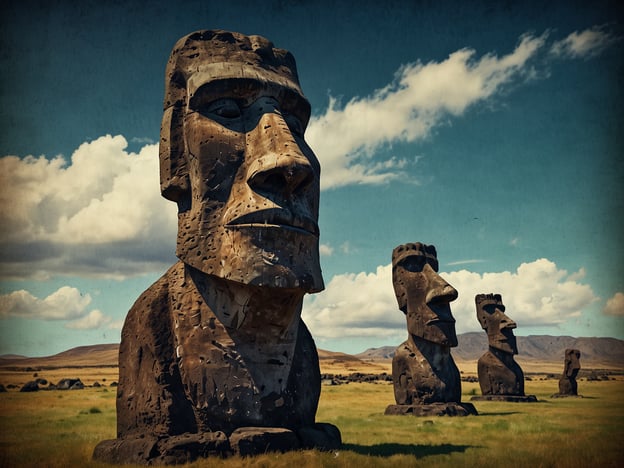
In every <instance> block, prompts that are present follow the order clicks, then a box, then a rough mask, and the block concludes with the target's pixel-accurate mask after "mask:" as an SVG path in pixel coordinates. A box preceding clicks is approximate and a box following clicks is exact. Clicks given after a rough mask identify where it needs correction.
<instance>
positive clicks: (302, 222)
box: [226, 208, 319, 237]
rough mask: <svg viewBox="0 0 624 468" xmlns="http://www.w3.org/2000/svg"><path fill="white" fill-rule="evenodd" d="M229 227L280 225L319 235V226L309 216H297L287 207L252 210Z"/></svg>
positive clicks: (228, 224) (234, 220) (230, 223)
mask: <svg viewBox="0 0 624 468" xmlns="http://www.w3.org/2000/svg"><path fill="white" fill-rule="evenodd" d="M226 226H227V227H229V228H268V227H273V228H275V227H278V228H285V229H292V230H295V231H300V232H302V233H305V234H311V235H313V236H316V237H318V236H319V227H318V224H316V222H315V221H314V220H313V219H312V218H310V217H308V216H296V215H294V214H292V213H291V212H290V210H287V209H285V208H269V209H267V210H258V211H252V212H251V213H245V214H243V215H241V216H239V217H238V218H234V219H233V220H231V221H230V222H228V223H227V224H226Z"/></svg>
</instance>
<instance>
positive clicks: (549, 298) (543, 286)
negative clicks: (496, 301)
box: [442, 258, 598, 334]
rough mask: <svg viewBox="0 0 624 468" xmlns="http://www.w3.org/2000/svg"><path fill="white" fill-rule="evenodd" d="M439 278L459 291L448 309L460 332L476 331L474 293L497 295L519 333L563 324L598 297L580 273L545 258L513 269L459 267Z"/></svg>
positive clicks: (477, 325)
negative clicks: (484, 270)
mask: <svg viewBox="0 0 624 468" xmlns="http://www.w3.org/2000/svg"><path fill="white" fill-rule="evenodd" d="M442 277H443V278H444V279H445V280H446V281H448V282H449V283H450V284H451V285H453V287H454V288H455V289H457V290H458V291H459V298H458V299H457V300H456V301H455V302H453V304H452V309H453V314H454V315H455V318H456V319H457V322H458V330H460V331H462V332H463V331H476V330H480V327H479V324H478V322H477V319H476V315H475V314H476V312H475V304H474V297H475V296H476V295H477V294H483V293H499V294H501V295H502V296H503V303H504V304H505V306H506V308H507V311H508V313H509V316H510V317H511V318H512V319H513V320H514V321H515V322H516V323H517V324H518V327H519V329H520V334H525V333H522V330H523V329H524V330H527V328H529V327H533V326H540V327H544V326H551V327H556V326H557V325H560V324H563V323H565V322H567V321H568V320H570V319H573V318H575V317H579V316H580V315H581V313H582V311H583V310H584V309H585V308H586V307H588V306H589V305H591V304H592V303H594V302H595V301H597V300H598V297H596V295H595V294H594V291H593V290H592V288H591V286H589V285H587V284H583V283H581V282H579V279H581V277H582V273H581V272H574V273H572V274H569V273H568V272H567V271H566V270H563V269H559V268H558V267H557V265H556V264H555V263H554V262H552V261H550V260H548V259H545V258H541V259H538V260H535V261H533V262H529V263H522V264H521V265H520V266H519V267H518V268H517V269H516V271H514V272H510V271H503V272H496V273H483V274H478V273H473V272H470V271H466V270H460V271H455V272H450V273H442ZM460 317H461V323H460Z"/></svg>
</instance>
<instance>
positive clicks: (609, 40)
mask: <svg viewBox="0 0 624 468" xmlns="http://www.w3.org/2000/svg"><path fill="white" fill-rule="evenodd" d="M617 40H618V38H617V37H615V36H613V35H612V34H611V33H609V32H608V31H607V29H606V26H605V25H602V26H594V27H593V28H591V29H585V30H584V31H580V32H579V31H574V32H573V33H571V34H569V35H568V36H567V37H566V38H565V39H562V40H560V41H556V42H555V43H554V44H553V45H552V47H551V48H550V52H551V53H552V54H553V55H555V56H557V57H563V58H589V57H593V56H595V55H597V54H599V53H600V52H602V51H603V50H604V49H605V48H607V47H608V46H610V45H611V44H613V43H614V42H616V41H617Z"/></svg>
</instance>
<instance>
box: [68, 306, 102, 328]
mask: <svg viewBox="0 0 624 468" xmlns="http://www.w3.org/2000/svg"><path fill="white" fill-rule="evenodd" d="M111 320H112V319H111V318H110V317H109V316H107V315H104V314H103V313H102V312H100V311H99V310H97V309H95V310H92V311H91V312H89V314H88V315H85V316H84V317H82V318H80V319H78V320H73V321H71V322H67V323H66V324H65V327H66V328H72V329H75V330H93V329H96V328H102V327H103V326H105V325H107V324H109V323H110V322H111Z"/></svg>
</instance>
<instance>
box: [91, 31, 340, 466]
mask: <svg viewBox="0 0 624 468" xmlns="http://www.w3.org/2000/svg"><path fill="white" fill-rule="evenodd" d="M309 118H310V104H309V103H308V101H307V100H306V98H305V97H304V95H303V92H302V91H301V89H300V86H299V80H298V76H297V69H296V66H295V59H294V57H293V56H292V54H290V52H288V51H286V50H283V49H278V48H276V47H274V46H273V44H272V43H271V42H270V41H268V40H267V39H265V38H263V37H260V36H246V35H243V34H239V33H233V32H228V31H221V30H205V31H197V32H195V33H192V34H189V35H187V36H184V37H183V38H181V39H180V40H179V41H178V42H177V43H176V44H175V46H174V48H173V51H172V52H171V56H170V58H169V62H168V64H167V69H166V72H165V100H164V111H163V118H162V124H161V133H160V154H159V157H160V190H161V194H162V195H163V196H164V197H165V198H167V199H168V200H170V201H173V202H175V203H176V204H177V207H178V236H177V247H176V255H177V257H178V259H179V261H178V262H177V263H176V264H174V265H173V266H172V267H171V268H170V269H169V270H168V271H167V272H166V273H165V274H164V275H163V276H162V277H161V278H160V279H159V280H158V281H156V282H155V283H154V284H153V285H152V286H150V287H149V288H148V289H147V290H146V291H145V292H144V293H143V294H142V295H141V296H140V297H139V298H138V299H137V301H136V302H135V304H134V305H133V306H132V308H131V309H130V311H129V312H128V315H127V317H126V321H125V324H124V326H123V329H122V332H121V345H120V350H119V386H118V390H117V438H116V439H113V440H106V441H103V442H100V443H99V444H98V445H97V446H96V448H95V451H94V454H93V457H94V459H96V460H98V461H104V462H109V463H139V464H179V463H186V462H190V461H192V460H194V459H196V458H199V457H206V456H211V455H215V456H221V457H224V456H229V455H233V454H235V455H241V456H245V455H253V454H257V453H265V452H267V451H287V450H299V449H303V448H318V449H334V448H337V447H339V446H340V444H341V436H340V431H339V430H338V428H336V427H335V426H333V425H331V424H326V423H317V422H316V421H315V416H316V410H317V407H318V401H319V396H320V391H321V378H320V371H319V360H318V353H317V349H316V346H315V344H314V340H313V339H312V336H311V334H310V332H309V331H308V329H307V327H306V325H305V324H304V322H303V321H302V319H301V310H302V304H303V297H304V295H305V294H307V293H315V292H319V291H321V290H323V288H324V285H323V278H322V275H321V268H320V263H319V228H318V224H317V222H318V209H319V191H320V189H319V186H320V165H319V161H318V160H317V158H316V156H315V155H314V152H313V151H312V149H311V148H310V147H309V146H308V145H307V144H306V142H305V140H304V132H305V128H306V126H307V123H308V120H309Z"/></svg>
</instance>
